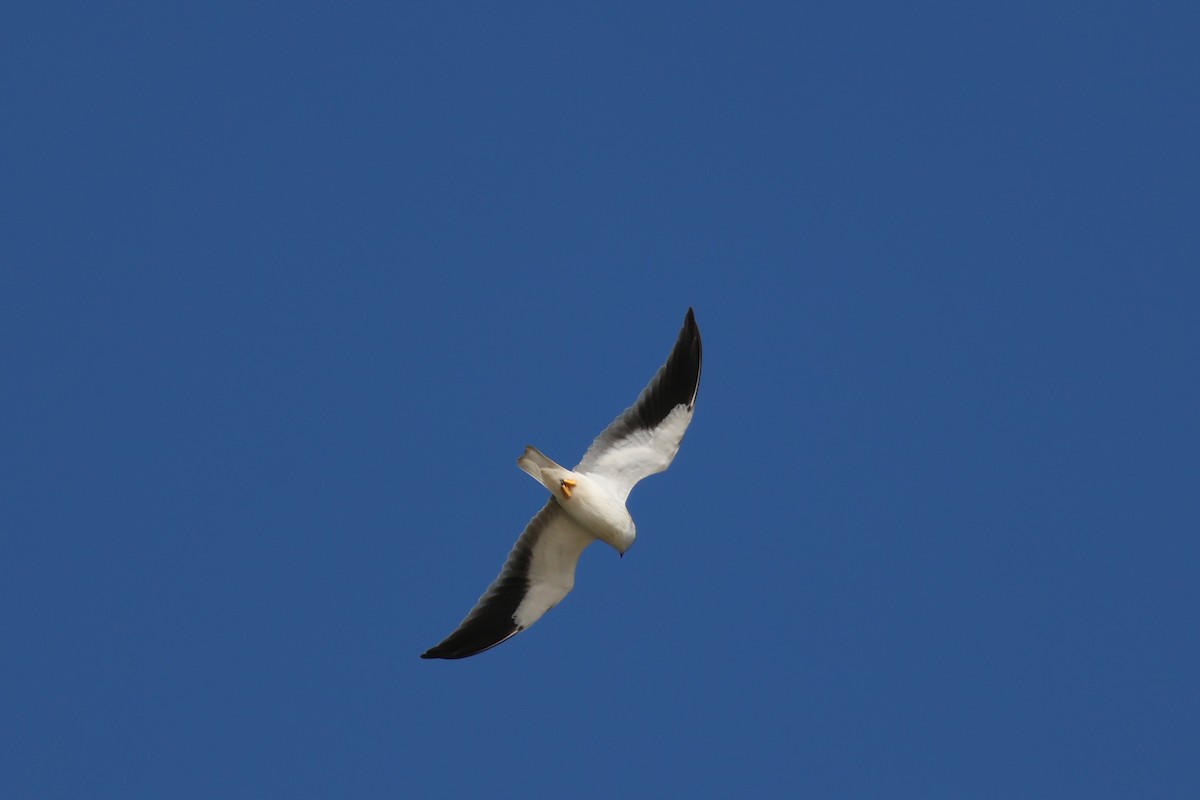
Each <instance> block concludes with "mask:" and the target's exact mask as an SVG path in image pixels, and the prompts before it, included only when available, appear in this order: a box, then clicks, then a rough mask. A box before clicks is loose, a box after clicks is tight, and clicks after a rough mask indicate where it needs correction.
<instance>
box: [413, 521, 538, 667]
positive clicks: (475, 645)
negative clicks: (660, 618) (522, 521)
mask: <svg viewBox="0 0 1200 800" xmlns="http://www.w3.org/2000/svg"><path fill="white" fill-rule="evenodd" d="M557 509H558V506H557V504H556V503H555V501H554V498H551V499H550V502H548V503H547V504H546V505H545V506H544V507H543V508H542V510H541V511H539V512H538V514H537V516H535V517H534V518H533V520H532V521H530V523H529V526H528V527H527V528H526V529H525V532H524V533H523V534H521V536H520V538H518V539H517V543H516V544H515V545H513V549H512V550H511V551H510V552H509V554H508V559H507V560H506V561H505V562H504V567H503V569H501V570H500V574H499V575H498V576H496V580H494V581H492V585H491V586H489V587H488V588H487V591H486V592H484V594H483V597H481V598H479V602H477V603H476V604H475V607H474V608H473V609H471V613H469V614H467V616H466V619H464V620H463V621H462V622H461V623H459V625H458V627H457V628H455V629H454V632H453V633H451V634H450V635H449V636H447V637H446V638H445V640H444V641H442V643H441V644H439V645H437V646H436V647H431V648H429V649H428V650H426V651H425V652H424V653H422V654H421V658H446V659H452V658H466V657H467V656H473V655H476V654H477V653H482V652H483V651H484V650H488V649H490V648H492V647H495V646H496V645H498V644H500V643H501V642H503V641H504V640H505V639H508V638H509V637H512V636H515V635H517V634H518V633H520V632H521V626H519V625H517V623H516V622H515V621H513V615H514V614H516V613H517V607H518V606H520V605H521V601H522V600H524V599H525V594H526V593H527V592H528V591H529V564H530V561H531V560H532V558H533V546H534V545H535V544H537V541H538V539H539V538H540V537H541V535H542V531H543V530H545V528H546V525H547V523H549V522H550V519H551V518H552V516H553V515H554V514H556V513H558V512H557Z"/></svg>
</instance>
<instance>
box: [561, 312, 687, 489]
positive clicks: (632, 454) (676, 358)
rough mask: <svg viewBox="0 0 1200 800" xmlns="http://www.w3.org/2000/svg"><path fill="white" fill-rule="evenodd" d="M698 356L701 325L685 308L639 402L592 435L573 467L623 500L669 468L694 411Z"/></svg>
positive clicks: (639, 396)
mask: <svg viewBox="0 0 1200 800" xmlns="http://www.w3.org/2000/svg"><path fill="white" fill-rule="evenodd" d="M701 360H702V347H701V344H700V328H698V327H697V326H696V316H695V314H693V313H692V309H690V308H689V309H688V312H687V316H686V317H685V318H684V320H683V328H682V329H680V331H679V338H678V339H676V341H675V346H674V347H673V348H671V355H669V356H668V357H667V361H666V363H665V364H663V365H662V366H661V367H660V368H659V370H658V372H657V373H656V374H655V376H654V378H653V379H652V380H651V381H650V383H649V385H648V386H646V388H645V389H643V390H642V393H641V394H640V395H638V399H637V402H635V403H634V404H633V405H631V406H630V407H629V408H627V409H625V411H623V412H622V413H621V416H619V417H617V418H616V419H615V420H613V421H612V423H611V424H610V425H609V426H608V427H607V428H605V429H604V430H603V431H602V432H601V433H600V435H599V436H597V437H596V439H595V441H593V442H592V446H591V447H589V448H588V450H587V452H586V453H584V454H583V460H582V461H580V462H579V465H578V466H576V467H575V471H576V472H586V473H588V474H590V475H593V476H598V477H601V478H603V479H604V480H605V481H607V482H608V485H609V486H610V487H611V488H612V489H613V491H615V492H616V493H617V495H618V496H619V497H620V498H621V499H622V500H624V499H625V498H626V497H628V496H629V491H630V490H631V489H632V488H633V486H634V484H636V483H637V482H638V481H640V480H641V479H642V478H645V477H646V476H648V475H653V474H654V473H656V472H662V471H663V470H665V469H666V468H667V467H669V466H670V465H671V461H672V460H673V459H674V458H675V453H677V452H678V451H679V443H680V442H681V441H683V434H684V433H685V432H686V431H687V428H688V425H689V424H690V423H691V421H692V413H693V412H694V411H695V407H696V392H697V391H699V389H700V363H701Z"/></svg>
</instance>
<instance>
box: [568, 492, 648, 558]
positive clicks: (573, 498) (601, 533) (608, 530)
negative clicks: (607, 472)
mask: <svg viewBox="0 0 1200 800" xmlns="http://www.w3.org/2000/svg"><path fill="white" fill-rule="evenodd" d="M572 478H573V479H574V480H575V486H573V487H571V488H570V489H569V491H568V492H563V491H561V490H560V491H557V492H555V493H554V499H555V500H557V501H558V504H559V505H560V506H562V508H563V510H564V511H566V512H567V513H568V514H569V515H570V516H571V518H572V519H573V520H575V521H576V522H578V523H579V525H580V526H581V527H582V528H583V529H584V530H586V531H588V532H589V533H591V534H592V535H593V536H595V537H596V538H597V539H599V540H600V541H602V542H605V543H606V544H609V545H612V546H613V547H614V548H616V549H617V551H618V552H621V553H623V552H625V550H627V549H628V548H629V545H631V544H633V536H632V532H633V518H632V517H630V516H629V510H628V509H626V508H625V504H624V503H622V502H621V501H620V500H619V499H617V497H616V496H615V495H613V493H612V492H610V491H609V490H608V488H607V487H606V486H604V485H603V484H602V483H600V482H598V481H596V480H594V479H592V478H589V477H588V476H587V475H583V474H580V473H573V474H572Z"/></svg>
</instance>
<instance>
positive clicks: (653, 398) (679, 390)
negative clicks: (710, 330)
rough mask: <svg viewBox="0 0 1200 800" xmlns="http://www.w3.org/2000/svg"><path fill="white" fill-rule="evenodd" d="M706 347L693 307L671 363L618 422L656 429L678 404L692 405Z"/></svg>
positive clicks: (665, 366) (681, 331)
mask: <svg viewBox="0 0 1200 800" xmlns="http://www.w3.org/2000/svg"><path fill="white" fill-rule="evenodd" d="M702 351H703V348H702V347H701V345H700V329H699V328H698V327H697V326H696V316H695V314H693V313H692V309H690V308H689V309H688V312H687V316H686V317H684V320H683V328H682V329H681V330H680V331H679V338H678V339H676V340H675V346H674V347H673V348H671V355H670V356H668V357H667V363H665V364H663V365H662V367H660V368H659V370H658V372H657V373H656V374H655V376H654V379H653V380H652V381H650V383H649V385H647V386H646V388H645V389H643V390H642V393H641V394H640V395H638V399H637V402H636V403H634V404H633V405H632V406H630V407H629V408H628V409H626V410H625V413H623V414H622V415H621V416H620V417H618V418H617V420H616V424H617V425H619V426H621V427H622V428H624V429H626V430H638V429H639V428H640V429H645V430H652V429H653V428H655V427H657V426H658V425H659V424H660V423H661V422H662V421H663V420H664V419H666V418H667V415H668V414H670V413H671V411H672V410H674V409H675V407H676V406H679V405H686V406H687V407H688V408H691V407H692V405H693V404H694V403H695V402H696V391H697V390H698V389H699V388H700V362H701V360H702V355H703V352H702ZM613 432H614V433H616V431H613ZM605 433H606V434H607V433H608V431H605Z"/></svg>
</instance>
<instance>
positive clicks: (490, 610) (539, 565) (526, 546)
mask: <svg viewBox="0 0 1200 800" xmlns="http://www.w3.org/2000/svg"><path fill="white" fill-rule="evenodd" d="M700 364H701V345H700V330H699V328H697V327H696V320H695V316H694V315H693V313H692V310H691V309H688V313H687V317H686V318H685V319H684V323H683V329H682V330H681V331H680V333H679V338H678V340H677V341H676V342H675V347H674V348H673V349H672V350H671V355H670V356H669V357H668V358H667V362H666V363H665V364H664V365H663V366H662V367H661V368H660V369H659V371H658V373H657V374H656V375H655V376H654V379H653V380H652V381H650V384H649V385H648V386H647V387H646V388H645V390H643V391H642V393H641V395H639V396H638V399H637V402H635V403H634V404H633V405H632V406H630V407H629V408H627V409H626V410H625V411H624V412H623V413H622V414H621V415H620V416H619V417H617V418H616V419H615V420H613V422H612V424H610V425H609V426H608V427H607V428H605V429H604V431H603V432H602V433H601V434H600V435H599V436H598V437H596V440H595V441H594V442H592V445H591V447H589V448H588V451H587V452H586V453H585V454H584V456H583V459H582V460H581V461H580V462H579V464H578V465H577V466H576V467H575V469H573V470H570V469H567V468H565V467H563V466H561V465H559V464H557V463H555V462H554V461H552V460H551V459H550V458H548V457H546V456H545V455H543V454H542V453H541V452H540V451H538V450H537V449H536V448H533V447H526V448H525V453H524V454H523V455H522V456H521V457H520V458H519V459H517V465H518V466H519V467H520V468H521V469H522V470H524V471H525V472H527V473H529V475H531V476H532V477H533V478H534V479H535V480H537V481H538V482H539V483H541V484H542V485H543V486H545V487H546V488H547V489H548V490H549V491H550V493H551V498H550V500H549V502H547V503H546V505H545V506H544V507H543V508H542V510H541V511H540V512H538V514H537V515H536V516H535V517H534V518H533V519H532V520H531V521H530V523H529V525H528V526H526V528H525V531H524V533H522V534H521V536H520V538H519V539H517V543H516V545H514V546H513V549H512V552H510V553H509V555H508V559H507V560H506V561H505V563H504V567H503V568H502V569H501V570H500V574H499V575H498V576H497V577H496V580H494V581H493V582H492V584H491V586H489V587H488V589H487V591H486V592H485V593H484V595H483V597H481V598H480V599H479V602H477V603H476V604H475V607H474V608H472V609H471V612H470V613H469V614H468V615H467V617H466V618H465V619H464V620H463V621H462V622H461V623H460V624H459V626H458V628H456V629H455V630H454V632H453V633H451V634H450V635H449V636H448V637H446V639H445V640H444V641H443V642H441V643H440V644H439V645H437V646H436V647H433V648H430V649H429V650H427V651H426V652H425V653H423V654H422V656H421V657H422V658H448V659H453V658H466V657H467V656H472V655H475V654H477V653H481V652H483V651H484V650H487V649H489V648H491V647H495V646H496V645H498V644H500V643H501V642H503V641H506V640H507V639H509V638H511V637H512V636H515V635H516V634H517V633H520V632H521V631H523V630H525V629H526V628H528V627H529V626H530V625H532V624H533V623H534V622H536V621H537V620H538V619H540V618H541V617H542V615H543V614H545V613H546V612H547V611H549V610H550V609H551V608H553V607H554V606H555V605H556V604H557V603H558V602H559V601H560V600H562V599H563V598H564V597H566V595H567V593H568V592H570V591H571V589H572V587H573V586H574V584H575V565H576V564H577V563H578V562H579V556H580V554H582V553H583V551H584V549H585V548H586V547H587V546H588V545H589V544H591V543H592V542H594V541H597V540H599V541H602V542H604V543H606V544H608V545H611V546H612V547H613V548H614V549H616V551H617V552H618V553H620V554H622V555H624V554H625V551H627V550H628V549H629V548H630V546H632V545H633V542H634V539H635V538H636V537H637V529H636V527H635V526H634V523H633V519H632V518H631V517H630V515H629V511H628V509H627V508H626V507H625V501H626V499H627V498H628V497H629V492H630V490H631V489H632V488H633V486H634V485H635V484H636V483H637V482H638V481H639V480H641V479H642V478H645V477H646V476H648V475H652V474H654V473H656V472H662V471H663V470H665V469H666V468H667V467H668V466H670V464H671V461H672V459H674V458H675V453H676V452H677V451H678V450H679V443H680V442H681V441H682V440H683V434H684V432H685V431H686V430H687V427H688V424H689V423H690V422H691V420H692V413H693V410H694V408H695V402H696V392H697V390H698V389H699V385H700Z"/></svg>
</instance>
